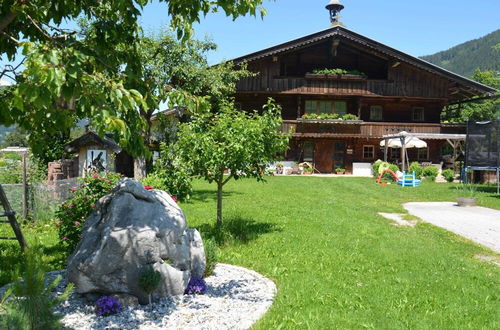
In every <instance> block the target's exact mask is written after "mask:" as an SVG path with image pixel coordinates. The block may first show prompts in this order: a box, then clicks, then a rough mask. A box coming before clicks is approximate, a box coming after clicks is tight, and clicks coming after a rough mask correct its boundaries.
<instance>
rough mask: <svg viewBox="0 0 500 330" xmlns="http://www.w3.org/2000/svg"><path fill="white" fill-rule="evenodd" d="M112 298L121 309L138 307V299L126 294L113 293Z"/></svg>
mask: <svg viewBox="0 0 500 330" xmlns="http://www.w3.org/2000/svg"><path fill="white" fill-rule="evenodd" d="M112 297H113V298H115V299H116V300H118V301H119V302H120V303H121V304H122V306H123V307H135V306H137V305H139V299H137V297H136V296H132V295H130V294H126V293H115V294H114V295H112Z"/></svg>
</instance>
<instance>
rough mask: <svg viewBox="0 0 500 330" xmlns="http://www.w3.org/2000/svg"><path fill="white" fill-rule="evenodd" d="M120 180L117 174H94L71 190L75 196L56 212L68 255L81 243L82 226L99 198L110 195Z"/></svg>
mask: <svg viewBox="0 0 500 330" xmlns="http://www.w3.org/2000/svg"><path fill="white" fill-rule="evenodd" d="M120 178H121V175H120V174H117V173H111V172H104V173H92V174H89V175H87V176H86V177H84V178H82V179H81V183H80V186H79V187H78V188H76V187H74V188H71V190H72V191H73V196H72V197H71V198H70V199H69V200H68V201H66V202H65V203H64V204H62V205H61V206H60V207H59V209H58V210H57V211H56V217H57V224H56V226H57V227H58V235H59V239H60V244H61V245H62V246H63V249H64V250H65V251H66V252H67V253H68V254H71V253H72V252H73V251H74V250H75V248H76V245H77V244H78V242H79V241H80V234H81V231H82V226H83V224H84V222H85V220H86V219H87V217H88V216H89V215H90V213H91V212H92V209H93V208H94V207H95V204H96V203H97V201H98V200H99V198H101V197H102V196H104V195H106V194H107V193H109V191H110V190H111V189H112V188H113V187H114V186H115V184H116V182H117V181H118V180H119V179H120Z"/></svg>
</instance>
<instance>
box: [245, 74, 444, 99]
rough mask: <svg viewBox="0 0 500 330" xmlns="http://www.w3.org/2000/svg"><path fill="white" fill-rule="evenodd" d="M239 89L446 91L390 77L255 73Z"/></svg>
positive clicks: (431, 94) (395, 93)
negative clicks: (306, 76) (309, 76)
mask: <svg viewBox="0 0 500 330" xmlns="http://www.w3.org/2000/svg"><path fill="white" fill-rule="evenodd" d="M237 86H238V87H237V90H238V91H239V92H274V93H283V94H287V93H290V94H297V93H299V94H336V95H356V96H369V95H386V96H415V97H429V98H440V97H444V96H445V95H446V92H447V91H446V90H445V89H443V88H435V87H433V86H431V85H430V84H429V85H426V86H419V88H416V87H415V84H413V83H412V82H411V81H408V82H406V81H400V82H399V83H395V82H393V81H390V80H375V79H362V80H339V79H331V80H329V79H323V80H318V79H306V78H300V77H298V78H297V77H295V78H294V77H273V78H271V77H267V76H259V75H258V76H255V77H248V78H244V79H242V80H240V82H239V83H238V85H237Z"/></svg>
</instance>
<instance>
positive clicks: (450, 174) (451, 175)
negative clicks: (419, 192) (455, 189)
mask: <svg viewBox="0 0 500 330" xmlns="http://www.w3.org/2000/svg"><path fill="white" fill-rule="evenodd" d="M441 175H442V176H443V177H444V178H445V180H446V181H448V182H453V180H455V172H453V170H444V171H443V172H442V173H441Z"/></svg>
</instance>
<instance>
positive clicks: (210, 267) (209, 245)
mask: <svg viewBox="0 0 500 330" xmlns="http://www.w3.org/2000/svg"><path fill="white" fill-rule="evenodd" d="M203 247H204V248H205V259H206V266H205V273H204V274H203V277H208V276H210V275H212V273H213V271H214V269H215V266H216V265H217V261H218V252H217V243H216V242H215V240H214V239H213V238H208V239H204V240H203Z"/></svg>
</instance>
